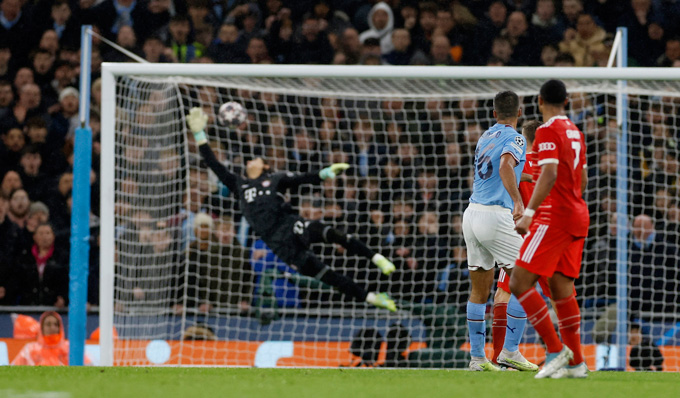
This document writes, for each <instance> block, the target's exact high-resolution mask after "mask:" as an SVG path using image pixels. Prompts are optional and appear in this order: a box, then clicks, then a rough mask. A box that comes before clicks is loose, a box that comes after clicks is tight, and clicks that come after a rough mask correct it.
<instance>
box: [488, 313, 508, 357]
mask: <svg viewBox="0 0 680 398" xmlns="http://www.w3.org/2000/svg"><path fill="white" fill-rule="evenodd" d="M507 310H508V303H497V304H494V305H493V323H492V324H491V333H492V341H493V357H492V358H491V361H493V363H498V362H497V361H498V355H500V353H501V350H502V349H503V343H504V342H505V328H506V326H507V324H508V318H507Z"/></svg>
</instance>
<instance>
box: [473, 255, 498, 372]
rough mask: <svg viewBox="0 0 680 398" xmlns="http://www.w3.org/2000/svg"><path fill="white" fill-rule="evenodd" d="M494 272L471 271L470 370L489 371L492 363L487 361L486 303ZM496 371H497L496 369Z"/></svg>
mask: <svg viewBox="0 0 680 398" xmlns="http://www.w3.org/2000/svg"><path fill="white" fill-rule="evenodd" d="M493 274H494V270H493V268H492V269H489V270H485V269H483V268H478V269H477V270H475V271H470V283H471V285H472V289H471V291H470V298H469V300H468V303H467V325H468V332H469V334H470V355H471V356H472V361H471V362H470V369H472V370H489V369H486V368H487V367H489V365H490V364H491V362H489V361H488V360H487V359H486V354H485V352H484V345H485V343H486V321H485V319H484V318H485V316H486V302H487V301H488V300H489V294H490V292H491V285H492V284H493ZM494 370H495V369H494Z"/></svg>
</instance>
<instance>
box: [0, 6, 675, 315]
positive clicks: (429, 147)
mask: <svg viewBox="0 0 680 398" xmlns="http://www.w3.org/2000/svg"><path fill="white" fill-rule="evenodd" d="M677 20H680V2H676V1H662V0H631V1H616V0H590V1H585V0H563V1H553V0H495V1H492V0H460V1H438V2H437V1H406V0H404V1H399V0H392V1H387V2H380V3H377V2H375V1H358V0H346V1H331V0H295V1H285V0H267V1H259V2H257V1H242V0H223V1H210V0H188V1H186V2H185V1H182V0H151V1H145V0H137V1H134V0H104V1H100V2H97V1H92V0H82V1H79V2H71V1H67V0H38V1H22V0H2V1H1V2H0V134H1V135H2V142H1V143H0V177H1V183H0V305H15V304H25V305H47V306H56V307H64V306H65V305H66V304H67V302H68V289H67V284H68V254H69V253H68V248H69V243H68V242H69V237H70V206H71V189H72V184H73V174H72V166H73V138H74V131H75V128H76V127H77V124H78V121H77V113H78V108H79V103H78V96H79V93H78V90H77V89H76V88H75V87H77V83H78V71H79V67H80V65H79V62H80V59H79V31H80V29H79V26H80V25H81V24H92V25H94V30H95V31H96V32H98V34H100V35H101V36H103V37H104V38H107V39H109V40H112V41H114V42H116V43H117V44H118V45H119V46H121V47H123V48H125V49H128V50H130V51H132V52H134V53H137V54H138V55H139V56H141V57H143V58H145V59H146V60H148V61H150V62H203V63H212V62H215V63H227V62H229V63H278V64H283V63H309V64H340V65H350V64H366V65H369V64H375V65H379V64H390V65H495V66H497V65H509V66H518V65H528V66H603V65H604V64H606V60H607V57H608V55H609V51H610V49H611V45H612V41H613V33H614V31H615V28H616V27H617V26H626V27H628V29H629V39H630V42H629V57H630V62H631V63H632V64H633V65H640V66H660V67H672V66H676V67H677V66H680V39H679V38H678V36H677V35H678V33H680V27H678V26H677V24H675V23H674V22H675V21H677ZM93 44H94V48H93V58H92V60H93V76H92V77H93V79H92V81H93V84H92V94H93V95H92V113H91V124H92V128H93V134H94V137H95V139H94V146H93V153H94V158H93V168H92V173H91V182H92V186H93V189H92V203H93V207H92V215H91V227H92V228H91V230H92V239H91V247H92V249H91V267H90V292H89V294H88V302H90V303H92V304H96V303H97V283H98V282H97V280H98V218H97V215H98V212H99V207H98V203H99V193H98V192H99V189H98V183H99V162H98V155H99V153H100V150H101V148H100V145H99V137H98V135H99V110H100V102H101V81H100V80H99V79H97V78H98V74H99V70H100V65H101V62H102V61H122V62H127V61H130V59H129V58H128V57H127V56H125V55H123V54H122V53H120V52H119V51H117V50H114V49H112V48H111V47H109V46H107V45H106V44H104V43H103V42H102V41H101V40H100V39H98V38H97V37H95V38H94V43H93ZM204 94H205V96H206V98H208V100H212V101H213V102H214V103H215V105H218V104H219V103H218V98H219V96H218V95H217V92H216V90H215V89H214V88H205V89H203V90H200V92H199V93H198V94H197V96H198V97H200V96H201V95H204ZM234 95H235V96H236V97H234V98H235V99H237V100H239V101H240V102H242V103H244V105H245V106H246V107H247V108H248V109H249V110H250V111H251V112H250V115H251V121H250V122H251V123H250V128H251V130H252V131H250V132H248V133H246V132H242V131H239V130H237V131H233V132H232V133H231V135H229V136H227V137H225V136H222V139H223V140H222V142H225V143H226V146H223V145H222V144H220V143H219V142H220V141H219V140H215V141H216V143H215V145H216V148H215V149H218V150H220V151H219V152H222V155H221V156H223V157H224V158H223V160H224V161H228V162H230V163H231V164H232V165H234V166H238V165H241V164H242V163H243V160H244V159H245V158H247V157H250V156H254V155H263V156H266V157H267V159H268V160H269V162H270V164H271V165H272V167H273V168H275V169H278V170H290V171H296V172H304V171H308V170H311V169H314V168H317V167H320V166H321V165H323V164H327V163H330V162H338V161H348V162H349V163H351V164H352V165H353V166H354V168H353V169H354V171H353V173H351V174H350V175H348V176H346V177H343V178H341V179H338V180H337V181H336V182H327V183H325V184H324V186H323V189H322V190H317V191H312V192H307V193H305V195H302V196H301V197H299V198H293V199H294V205H295V206H297V207H298V208H299V209H300V211H301V213H302V214H303V216H305V217H308V218H319V217H323V218H324V219H326V220H327V221H329V222H331V223H333V224H334V225H337V226H340V227H342V228H344V229H346V230H348V231H349V232H352V233H356V234H359V235H360V236H362V238H363V239H365V240H366V241H367V242H369V244H370V245H371V246H373V247H375V248H377V249H380V250H382V251H383V252H385V254H386V255H388V256H389V257H391V258H394V259H395V261H396V263H397V264H398V265H399V266H400V272H398V273H395V276H394V277H393V278H392V279H391V280H390V281H388V280H386V279H385V278H381V276H380V275H379V274H378V273H377V272H374V271H372V270H369V269H366V270H364V268H363V267H357V266H356V265H355V263H356V261H355V260H353V259H349V260H348V259H345V258H344V256H342V255H341V253H336V252H335V250H336V249H334V248H327V249H326V252H325V253H323V254H324V259H326V260H327V261H328V262H331V263H332V265H333V266H334V267H336V268H338V269H341V270H345V271H346V272H347V273H350V274H351V276H352V277H354V278H355V279H357V280H360V281H376V282H375V285H373V286H372V287H375V288H376V289H387V290H391V293H393V294H397V295H402V296H401V297H400V298H403V299H407V300H414V301H419V300H424V299H425V300H439V298H438V297H440V296H437V293H438V292H439V293H445V292H450V293H451V294H448V293H447V294H445V296H447V297H454V296H455V297H458V298H460V300H464V299H465V297H464V294H461V293H459V292H464V291H466V290H467V287H466V285H465V283H466V282H465V281H466V279H467V278H466V276H465V275H464V273H465V264H464V262H465V247H464V244H463V241H462V240H461V233H460V232H461V231H460V228H461V227H460V216H461V214H462V210H463V209H464V205H465V203H466V200H467V198H468V197H469V194H470V180H471V172H472V171H471V169H470V165H471V162H472V157H473V155H474V145H475V143H476V140H477V139H478V138H479V136H480V135H481V133H482V132H483V131H484V129H486V128H487V127H489V125H490V124H491V123H492V119H491V115H490V114H489V110H490V103H489V101H488V100H482V99H461V100H455V101H439V100H432V101H425V102H422V103H420V104H413V103H409V102H404V101H396V100H394V101H383V102H380V101H377V102H376V103H374V104H356V103H352V102H351V100H347V99H340V98H312V97H305V98H291V97H287V96H281V95H274V94H271V93H266V92H238V93H235V94H234ZM200 99H202V98H200ZM636 101H637V102H636ZM209 102H210V101H201V104H203V105H204V106H205V104H206V103H209ZM631 102H632V109H635V110H636V111H634V112H633V113H632V114H631V115H630V117H631V121H632V123H631V133H632V134H631V136H632V139H631V152H630V156H631V159H634V161H633V162H631V164H630V166H631V167H630V179H629V181H631V190H630V192H631V206H630V207H629V209H630V217H631V226H632V229H631V230H632V234H631V261H632V267H631V272H632V273H633V274H634V275H639V277H640V280H637V279H634V278H633V279H632V281H633V285H632V286H633V289H632V297H633V298H634V300H633V303H634V304H633V306H634V307H633V309H635V310H650V311H651V310H654V311H662V310H667V309H668V308H669V307H668V306H669V305H671V304H673V303H675V300H676V298H675V297H676V295H677V293H678V286H677V280H678V277H677V274H676V272H677V271H676V270H677V269H678V236H677V232H674V231H678V224H679V223H680V210H679V208H678V184H679V183H678V175H679V173H680V170H679V167H680V166H679V165H678V140H679V139H680V136H679V131H680V130H679V127H680V119H679V118H678V117H677V115H678V114H679V112H678V107H680V104H678V101H677V99H673V98H655V97H632V98H631ZM301 104H305V105H304V106H303V105H301ZM144 106H145V105H142V107H144ZM524 106H525V113H526V115H527V116H526V118H527V119H529V118H532V117H533V118H537V117H538V116H537V111H536V109H535V98H525V104H524ZM358 109H366V110H367V111H366V112H358V111H356V110H358ZM347 110H354V111H347ZM214 111H215V109H212V110H211V111H210V113H211V114H213V115H214ZM255 111H260V112H255ZM137 114H138V118H137V122H138V123H141V124H142V125H143V124H148V125H149V126H151V125H153V123H154V119H153V116H148V115H152V114H153V109H146V108H145V109H142V108H141V107H140V109H138V110H137ZM140 115H141V116H140ZM145 115H146V116H145ZM291 115H300V116H299V117H291ZM614 115H615V105H614V101H613V98H612V97H609V96H604V95H590V94H581V93H572V103H571V108H570V115H569V116H570V117H571V118H572V119H573V120H574V121H575V122H577V123H578V125H579V127H581V128H582V130H583V131H584V133H585V134H586V137H587V141H588V143H589V147H588V159H589V160H588V161H589V165H590V166H589V167H590V169H589V174H590V176H591V184H590V186H589V187H588V191H587V192H586V194H587V195H588V203H589V205H590V207H591V214H592V217H593V228H592V230H591V237H590V238H589V243H588V246H587V248H586V254H585V259H586V261H585V266H584V267H585V268H584V272H585V273H586V274H588V275H592V276H593V277H594V278H597V280H598V282H602V283H588V284H580V285H579V289H580V290H579V293H580V296H579V297H580V300H581V301H582V303H583V304H584V305H593V306H598V305H608V304H610V302H611V301H612V300H613V299H614V297H615V292H613V291H612V289H613V286H615V264H616V262H615V258H616V243H615V235H616V234H615V232H616V230H615V226H616V219H615V208H616V196H615V188H616V178H615V174H616V167H617V163H616V141H615V139H614V138H612V137H613V136H614V135H615V132H616V122H615V118H614ZM252 118H256V119H252ZM211 133H212V134H213V135H214V136H215V137H216V136H219V135H220V133H219V132H215V131H213V132H211ZM190 138H191V137H188V139H190ZM135 140H136V141H132V142H130V143H129V144H130V145H129V147H127V149H125V151H126V152H125V153H124V156H123V157H124V158H125V162H129V163H130V164H133V163H135V162H138V163H139V162H143V161H146V160H148V159H156V160H157V167H158V168H159V170H160V171H159V174H158V175H157V176H156V177H157V179H156V180H154V184H162V182H163V181H166V182H167V181H172V180H174V179H176V178H177V177H178V176H179V175H178V173H180V171H179V170H180V169H181V167H180V164H179V163H178V161H177V160H176V158H177V156H176V155H177V153H174V152H173V151H172V150H166V151H165V152H163V151H161V152H159V153H157V154H155V155H154V156H151V157H150V158H149V150H148V148H149V147H151V146H153V145H152V144H151V142H152V140H153V138H151V137H143V138H136V139H135ZM136 144H139V145H136ZM237 170H238V167H237ZM190 173H191V175H190V178H189V181H190V184H191V186H190V187H189V189H188V195H189V197H187V198H183V199H186V203H187V206H186V208H183V209H177V214H172V216H168V215H167V214H166V215H165V219H164V220H163V221H162V222H161V223H155V224H153V225H154V226H153V227H151V228H149V227H148V225H150V224H152V223H151V220H157V219H158V214H154V213H152V212H145V211H136V212H135V211H134V209H131V208H130V205H131V203H127V204H126V203H118V204H117V207H116V212H117V215H119V216H122V215H125V216H126V217H127V218H126V220H131V221H129V222H128V223H127V224H125V225H123V226H121V228H120V231H117V237H119V238H121V240H122V241H124V242H136V243H140V242H141V243H142V244H144V245H145V246H144V248H143V252H144V255H145V256H146V259H147V260H148V259H149V258H152V259H153V261H152V262H153V263H154V264H163V263H168V262H170V263H179V262H180V257H181V256H182V254H181V253H182V251H183V250H184V249H186V248H189V249H190V252H191V253H192V254H191V256H190V260H189V261H190V262H191V263H192V264H194V266H193V268H191V269H189V271H188V272H189V275H190V277H188V278H186V281H187V282H186V283H189V284H191V285H192V286H194V287H195V289H193V290H192V289H187V290H186V294H191V295H193V296H194V299H192V300H190V301H189V302H188V303H189V304H188V305H195V306H196V307H200V308H201V310H204V311H209V310H210V309H211V308H213V307H214V306H215V305H219V304H220V303H225V304H230V305H240V306H241V308H242V309H244V310H245V309H247V306H248V303H249V302H250V301H251V300H252V297H251V296H252V293H253V290H252V289H250V290H248V291H246V290H247V289H246V290H244V289H243V288H242V284H245V285H250V286H252V285H254V283H255V281H257V280H259V279H258V276H255V275H254V274H253V272H255V273H257V272H259V271H257V270H261V269H265V268H266V267H267V266H266V265H261V264H260V263H258V261H259V262H262V261H265V259H267V253H266V252H262V251H257V252H256V251H253V252H254V253H255V254H254V255H253V254H251V259H250V261H249V259H248V253H249V251H250V250H247V248H246V250H242V249H241V247H240V245H242V244H244V243H246V244H247V245H250V244H251V242H250V241H249V240H247V241H239V240H238V239H237V238H236V231H235V230H236V229H238V228H239V227H240V219H239V216H238V212H237V211H233V212H232V211H227V212H226V214H222V212H220V211H216V213H217V214H214V215H213V218H214V219H213V220H211V221H208V220H206V219H205V218H204V217H198V215H200V213H202V212H204V211H206V210H210V209H219V208H222V207H224V206H226V207H227V209H229V207H230V206H231V205H233V203H232V202H230V201H229V200H226V201H225V199H224V198H223V197H222V196H220V194H219V191H218V192H211V189H210V187H209V186H208V185H209V184H205V186H204V184H203V182H202V181H208V180H210V178H211V177H210V176H209V175H208V173H207V170H205V169H202V168H199V167H194V168H192V169H191V171H190ZM156 177H154V178H156ZM179 177H181V176H179ZM142 185H143V182H139V181H135V180H134V178H132V177H131V176H127V177H126V176H124V177H123V181H122V182H121V183H120V185H119V186H118V187H117V188H118V189H119V192H120V195H119V198H121V200H123V201H124V199H125V198H126V197H127V198H129V197H135V196H139V195H140V194H143V195H142V196H144V195H146V196H153V195H149V193H150V192H149V191H146V192H142V190H143V189H144V187H143V186H142ZM149 189H151V188H149ZM179 195H181V193H180V194H179ZM156 199H157V198H156ZM183 199H178V200H177V203H182V200H183ZM230 203H231V204H230ZM211 205H212V206H211ZM164 211H167V209H165V210H164ZM175 216H176V217H175ZM173 225H174V226H181V231H182V233H181V237H179V238H178V239H180V240H181V248H182V250H170V248H172V247H174V246H173V243H172V242H173V239H174V238H176V237H175V236H173V234H172V233H170V232H168V231H163V228H164V227H166V226H167V227H168V228H170V227H172V226H173ZM159 226H160V228H159ZM206 231H207V232H206ZM126 233H127V235H126ZM122 238H125V239H122ZM135 239H136V241H135ZM216 243H221V244H222V247H220V245H219V244H216ZM137 249H139V248H137ZM118 250H119V251H120V252H121V253H120V256H119V258H118V260H119V261H120V262H121V263H122V264H127V265H134V264H136V263H135V261H138V260H136V259H135V258H126V257H125V255H124V252H126V250H125V248H124V247H121V246H120V245H119V247H118ZM257 250H266V248H263V247H259V246H258V247H257ZM211 253H212V254H211ZM215 258H228V259H230V261H234V259H237V260H238V263H239V264H242V266H241V265H239V266H238V267H236V268H240V269H241V270H242V271H243V272H236V273H235V274H236V275H232V274H234V272H231V271H229V270H225V269H224V268H225V267H231V268H234V267H233V264H231V263H230V264H223V263H220V262H215V260H214V259H215ZM272 261H274V260H272ZM251 263H252V264H251ZM256 263H257V264H259V265H255V264H256ZM635 267H638V268H635ZM152 268H153V267H149V269H148V270H147V271H144V272H145V273H144V274H143V277H140V275H141V274H131V275H130V278H128V279H129V280H130V281H134V280H135V278H136V279H137V280H147V281H148V280H152V279H153V278H157V279H158V278H162V275H161V274H154V272H156V273H157V272H158V270H157V269H156V270H154V269H152ZM253 270H254V271H253ZM177 274H178V275H184V274H183V270H178V272H177ZM223 274H224V275H223ZM226 274H228V275H226ZM201 275H203V276H205V278H204V279H201V278H200V276H201ZM193 277H197V278H198V279H192V278H193ZM123 279H125V278H123ZM181 280H182V281H184V280H185V278H184V277H183V276H182V278H181ZM220 281H225V282H224V283H221V282H220ZM226 281H233V283H232V282H226ZM636 281H637V282H636ZM178 283H180V284H181V283H185V282H181V281H180V282H178ZM369 285H370V283H369ZM158 286H160V285H158ZM635 287H638V288H637V289H635ZM153 289H154V287H153V286H151V287H149V288H148V289H147V288H145V287H144V286H143V283H142V284H141V285H134V283H133V284H132V285H130V286H129V289H127V290H128V291H129V292H130V297H128V298H126V299H125V300H127V301H134V300H140V301H145V302H147V303H157V304H159V303H167V302H168V300H169V299H168V297H170V296H172V295H170V296H169V295H168V293H167V292H165V291H162V290H161V289H158V288H157V286H156V287H155V289H156V290H157V291H155V292H151V290H153ZM182 291H184V290H182ZM219 291H224V292H237V293H238V294H237V295H236V296H233V297H226V296H228V295H226V296H225V297H217V296H219V294H217V293H218V292H219ZM201 292H204V293H201ZM206 292H213V293H215V294H213V295H212V296H211V295H210V294H208V293H206ZM183 294H184V293H183ZM650 294H651V295H654V294H656V295H658V297H657V296H650ZM296 295H297V293H296ZM636 295H637V296H636ZM223 296H224V295H223ZM234 297H237V298H236V299H234ZM303 299H305V300H300V298H299V297H295V298H293V299H291V300H290V301H289V302H292V303H293V304H292V305H293V306H300V305H307V304H308V303H310V302H317V303H318V302H320V301H319V300H308V299H309V298H308V297H307V298H305V297H303ZM170 301H171V300H170ZM305 303H307V304H305ZM635 303H637V304H635ZM655 303H660V304H658V307H657V304H655Z"/></svg>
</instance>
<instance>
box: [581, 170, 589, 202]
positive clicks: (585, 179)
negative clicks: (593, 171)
mask: <svg viewBox="0 0 680 398" xmlns="http://www.w3.org/2000/svg"><path fill="white" fill-rule="evenodd" d="M587 186H588V169H587V168H586V167H585V166H584V167H583V170H581V195H583V193H584V192H585V191H586V187H587Z"/></svg>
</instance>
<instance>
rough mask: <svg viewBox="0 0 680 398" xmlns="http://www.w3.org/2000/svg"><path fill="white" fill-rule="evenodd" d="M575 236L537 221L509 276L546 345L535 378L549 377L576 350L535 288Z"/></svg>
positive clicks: (555, 265)
mask: <svg viewBox="0 0 680 398" xmlns="http://www.w3.org/2000/svg"><path fill="white" fill-rule="evenodd" d="M571 240H572V238H571V237H570V236H569V235H568V234H565V233H562V232H561V231H559V230H556V229H554V228H549V227H548V226H547V225H539V224H534V226H532V230H531V235H529V237H528V238H527V239H526V240H525V241H524V244H523V245H522V249H521V250H520V255H519V259H518V260H517V265H518V267H516V268H515V269H514V270H513V272H512V275H511V277H510V290H511V291H512V293H513V294H514V295H515V296H516V297H517V299H518V300H519V303H520V304H521V305H522V307H523V308H524V310H525V312H526V314H527V318H528V319H529V321H530V322H531V324H532V325H533V326H534V329H536V332H538V334H539V335H540V336H541V338H542V339H543V342H544V343H545V345H546V351H547V353H546V364H545V366H544V367H543V369H541V371H540V372H538V374H537V375H536V378H544V377H549V376H551V375H552V374H553V373H555V372H557V371H558V370H559V369H560V368H563V367H564V366H566V365H567V363H568V361H569V360H571V358H572V356H573V353H572V352H571V350H570V349H569V348H568V347H565V346H564V345H563V344H562V342H561V341H560V338H559V337H558V336H557V333H556V332H555V328H554V326H553V324H552V320H551V319H550V315H549V313H548V306H547V305H546V303H545V300H544V299H543V297H542V296H541V295H540V293H538V291H537V290H536V288H535V285H536V281H537V280H538V278H539V275H546V276H547V275H552V273H553V272H554V270H555V268H556V267H557V263H558V261H559V259H560V257H561V256H562V253H563V252H564V251H565V250H566V249H567V247H568V246H569V243H570V242H571Z"/></svg>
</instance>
